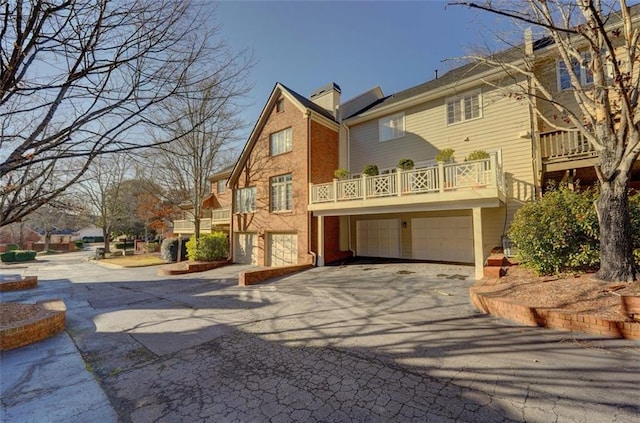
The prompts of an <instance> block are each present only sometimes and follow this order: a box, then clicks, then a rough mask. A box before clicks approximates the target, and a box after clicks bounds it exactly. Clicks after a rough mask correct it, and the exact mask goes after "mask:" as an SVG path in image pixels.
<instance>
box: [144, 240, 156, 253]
mask: <svg viewBox="0 0 640 423" xmlns="http://www.w3.org/2000/svg"><path fill="white" fill-rule="evenodd" d="M144 249H145V250H146V251H147V252H148V253H153V252H156V251H159V249H160V244H159V243H157V242H149V243H148V244H147V245H145V246H144Z"/></svg>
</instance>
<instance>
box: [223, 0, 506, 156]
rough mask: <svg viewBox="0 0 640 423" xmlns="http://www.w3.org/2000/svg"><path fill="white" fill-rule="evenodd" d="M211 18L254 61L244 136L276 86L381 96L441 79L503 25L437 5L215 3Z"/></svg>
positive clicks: (442, 3)
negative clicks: (331, 86)
mask: <svg viewBox="0 0 640 423" xmlns="http://www.w3.org/2000/svg"><path fill="white" fill-rule="evenodd" d="M215 17H216V20H217V23H218V24H219V25H220V26H221V28H220V35H221V36H222V37H224V38H225V39H226V40H227V41H228V43H229V44H230V45H231V47H232V48H234V49H235V50H239V49H242V48H249V49H250V50H252V52H253V55H254V57H255V59H256V61H257V63H256V65H255V67H254V69H253V71H252V73H251V78H252V81H253V84H254V88H253V90H252V92H251V94H250V98H248V99H247V102H248V103H249V104H251V105H250V106H249V107H248V108H247V109H246V110H245V112H244V113H243V117H244V118H245V119H246V120H248V123H249V128H248V129H247V130H246V136H248V135H249V133H250V129H251V127H252V126H253V124H254V123H255V121H256V119H257V118H258V116H259V114H260V112H261V110H262V107H263V106H264V104H265V102H266V101H267V98H268V96H269V94H270V93H271V90H272V88H273V86H274V84H275V83H276V82H282V83H283V84H285V85H287V86H288V87H289V88H291V89H293V90H295V91H297V92H298V93H300V94H302V95H304V96H306V97H308V96H309V95H310V94H311V92H312V91H313V90H315V89H316V88H319V87H321V86H323V85H325V84H326V83H328V82H335V83H337V84H338V85H339V86H340V87H341V88H342V100H343V101H344V100H348V99H350V98H353V97H355V96H356V95H358V94H360V93H362V92H364V91H366V90H368V89H370V88H372V87H374V86H376V85H379V86H380V87H382V90H383V92H384V93H385V95H389V94H392V93H394V92H397V91H401V90H403V89H406V88H409V87H412V86H414V85H417V84H420V83H422V82H425V81H428V80H431V79H433V77H434V71H435V70H436V69H438V72H439V74H440V75H442V74H443V73H444V72H445V71H446V70H448V69H450V68H451V67H455V66H456V64H455V63H452V62H450V61H449V62H443V60H444V59H450V58H455V57H460V56H464V55H465V54H467V53H468V52H469V51H470V49H471V48H473V47H478V46H481V45H483V44H485V43H492V42H494V41H493V40H495V37H494V35H493V33H492V32H493V30H494V29H496V28H497V27H498V26H499V25H503V26H504V25H506V24H507V22H506V21H500V20H499V19H498V18H496V17H495V16H492V15H489V14H487V13H482V12H479V11H475V10H470V9H468V8H466V7H461V6H456V7H453V6H447V2H446V1H441V0H431V1H420V2H417V1H416V2H373V1H354V2H338V1H322V2H309V1H290V2H274V1H258V2H255V1H253V2H248V1H223V2H221V3H219V4H218V5H217V9H216V12H215ZM511 35H512V36H513V31H512V34H511ZM459 63H460V62H458V63H457V64H458V65H459ZM244 138H245V141H246V137H244ZM243 144H244V141H243Z"/></svg>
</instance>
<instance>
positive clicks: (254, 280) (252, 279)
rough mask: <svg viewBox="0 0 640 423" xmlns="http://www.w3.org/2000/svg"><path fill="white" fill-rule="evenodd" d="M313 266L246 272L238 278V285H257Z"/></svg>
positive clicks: (294, 266) (270, 268)
mask: <svg viewBox="0 0 640 423" xmlns="http://www.w3.org/2000/svg"><path fill="white" fill-rule="evenodd" d="M312 267H313V265H311V264H296V265H293V266H283V267H268V268H265V269H256V270H246V271H244V272H241V273H240V275H239V276H238V285H240V286H248V285H256V284H259V283H261V282H264V281H266V280H267V279H271V278H276V277H278V276H284V275H288V274H290V273H296V272H300V271H302V270H307V269H311V268H312Z"/></svg>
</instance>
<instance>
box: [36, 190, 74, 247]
mask: <svg viewBox="0 0 640 423" xmlns="http://www.w3.org/2000/svg"><path fill="white" fill-rule="evenodd" d="M70 204H72V200H69V199H67V200H66V201H63V202H58V201H54V202H51V203H48V204H45V205H43V206H42V207H40V208H39V209H38V210H36V211H35V212H33V213H32V214H30V215H29V217H28V219H27V223H28V225H29V226H30V227H31V229H32V230H36V231H37V232H38V233H40V234H41V235H43V236H44V251H48V250H49V245H50V244H51V237H52V235H53V234H54V232H55V231H56V230H58V229H72V230H77V229H80V227H79V225H80V224H81V222H80V220H79V219H78V216H77V213H78V212H79V211H80V210H79V208H78V207H77V206H75V207H72V208H69V205H70Z"/></svg>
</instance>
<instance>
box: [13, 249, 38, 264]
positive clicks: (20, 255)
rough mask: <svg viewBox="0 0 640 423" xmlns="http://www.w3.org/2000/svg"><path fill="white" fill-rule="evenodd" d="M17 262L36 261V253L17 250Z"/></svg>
mask: <svg viewBox="0 0 640 423" xmlns="http://www.w3.org/2000/svg"><path fill="white" fill-rule="evenodd" d="M14 253H15V261H18V262H20V261H31V260H35V259H36V254H37V253H36V252H35V251H33V250H15V251H14Z"/></svg>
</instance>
